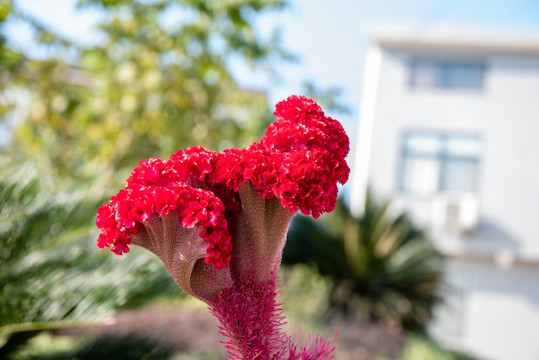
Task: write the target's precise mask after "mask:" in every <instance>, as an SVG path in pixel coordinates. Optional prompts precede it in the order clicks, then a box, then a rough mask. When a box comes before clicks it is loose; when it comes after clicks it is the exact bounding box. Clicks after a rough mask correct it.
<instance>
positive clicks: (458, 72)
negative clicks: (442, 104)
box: [410, 59, 485, 89]
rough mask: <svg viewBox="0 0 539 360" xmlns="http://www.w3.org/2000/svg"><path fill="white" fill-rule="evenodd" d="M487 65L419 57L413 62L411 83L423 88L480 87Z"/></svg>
mask: <svg viewBox="0 0 539 360" xmlns="http://www.w3.org/2000/svg"><path fill="white" fill-rule="evenodd" d="M484 72H485V65H484V64H483V63H481V62H477V61H476V62H472V61H456V60H455V61H450V60H431V59H417V60H415V61H413V62H412V63H411V71H410V74H411V81H410V83H411V85H412V86H414V87H423V88H448V89H451V88H453V89H480V88H481V87H482V86H483V78H484Z"/></svg>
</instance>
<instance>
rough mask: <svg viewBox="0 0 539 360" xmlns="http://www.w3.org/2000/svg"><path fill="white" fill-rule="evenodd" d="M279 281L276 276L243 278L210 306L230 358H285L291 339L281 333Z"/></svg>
mask: <svg viewBox="0 0 539 360" xmlns="http://www.w3.org/2000/svg"><path fill="white" fill-rule="evenodd" d="M276 280H277V277H276V276H274V277H273V278H271V279H269V280H268V281H266V282H259V281H257V280H254V279H253V278H252V277H250V276H249V277H245V276H243V277H240V278H239V279H237V281H236V282H235V285H234V286H233V287H231V288H229V289H226V290H223V291H221V293H220V294H219V295H218V296H217V297H216V298H215V299H214V300H212V302H211V303H210V311H211V312H212V314H213V315H215V316H216V317H217V318H218V319H219V322H220V324H221V326H220V327H219V330H220V332H221V334H222V335H224V336H225V337H226V338H227V340H228V341H226V342H224V344H225V347H226V348H227V349H228V352H229V354H230V355H231V357H230V359H233V360H252V359H257V360H266V359H268V360H269V359H284V354H285V351H286V348H287V344H288V337H287V336H286V334H284V333H282V332H281V326H282V325H283V324H284V316H283V315H282V314H283V310H282V308H281V306H280V305H281V304H279V303H278V302H277V297H278V296H279V292H278V290H277V288H278V285H277V281H276Z"/></svg>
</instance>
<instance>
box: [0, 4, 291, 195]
mask: <svg viewBox="0 0 539 360" xmlns="http://www.w3.org/2000/svg"><path fill="white" fill-rule="evenodd" d="M284 5H285V3H284V1H283V0H237V1H206V0H154V1H143V0H137V1H110V0H80V1H79V6H80V7H81V8H82V9H84V8H86V7H95V8H99V9H100V10H101V11H102V13H103V16H102V18H101V20H100V23H99V24H98V25H97V28H98V29H99V41H97V42H96V43H95V44H92V45H85V46H83V45H81V44H78V43H73V42H71V41H70V40H68V39H66V38H63V37H62V36H60V35H58V34H55V33H54V32H53V31H52V30H51V29H49V28H48V27H47V26H46V25H45V24H43V23H41V22H40V21H39V20H37V19H34V18H32V17H31V16H30V15H29V14H25V13H23V12H22V11H21V10H20V9H18V8H17V6H16V3H15V4H14V5H13V6H11V8H10V12H9V14H8V15H7V16H6V17H5V19H6V21H9V20H10V19H11V18H13V19H15V18H17V19H21V20H23V21H25V22H26V23H27V24H29V25H30V26H31V27H32V29H33V31H34V33H35V37H36V43H37V48H38V49H43V48H45V49H46V50H47V51H46V53H47V54H50V53H54V54H58V56H47V57H45V58H44V59H36V58H35V56H32V55H31V51H29V50H28V49H19V48H17V46H16V45H7V44H12V43H16V41H15V42H14V41H12V42H6V41H5V40H6V39H8V35H9V34H6V33H5V31H3V32H1V33H0V34H1V36H2V37H3V39H4V41H3V42H2V43H1V44H2V45H1V47H0V51H1V54H0V67H1V68H2V69H1V70H0V77H1V78H2V80H3V81H2V84H4V85H2V87H3V88H0V92H2V93H3V98H4V99H6V98H7V96H6V93H8V92H10V91H13V89H24V91H25V92H26V94H27V96H28V97H29V98H30V99H31V101H30V102H29V103H30V106H29V109H28V111H27V114H26V116H25V118H24V121H23V122H22V123H21V125H20V126H18V127H17V129H16V132H15V141H14V146H15V148H16V151H17V152H19V153H23V154H26V155H30V156H35V155H36V154H47V155H48V157H49V160H50V162H51V163H52V164H53V168H54V169H56V170H57V171H58V172H59V173H60V174H63V175H68V177H70V178H72V177H74V176H75V177H77V178H78V179H89V178H92V176H93V175H94V174H96V173H98V174H99V175H100V178H101V179H102V180H101V181H102V182H103V183H105V184H107V185H110V184H113V183H114V181H113V180H116V181H120V180H119V179H123V178H125V175H126V174H125V172H121V171H120V169H131V168H133V167H135V166H136V163H138V161H140V160H141V159H146V158H148V157H164V156H168V155H170V154H171V153H174V152H175V151H176V150H177V149H178V148H180V147H187V146H193V145H202V146H206V147H209V148H210V149H212V150H218V149H219V148H222V147H229V145H230V143H232V144H233V145H236V146H240V147H241V146H244V145H246V144H249V143H251V142H252V141H253V140H254V139H255V138H256V137H258V136H260V134H261V131H262V129H264V128H265V126H266V125H267V122H268V121H269V119H270V111H269V110H268V106H267V103H266V97H265V94H264V93H263V92H260V91H252V90H246V89H242V88H240V87H239V86H238V85H237V84H236V83H235V81H234V79H233V77H232V75H231V73H230V71H229V66H228V63H229V61H230V60H231V59H232V58H239V59H241V60H243V61H244V62H246V63H249V64H252V65H253V66H254V65H261V64H264V66H266V65H269V64H271V63H272V61H271V60H272V59H275V58H280V57H283V56H284V57H286V56H287V54H286V52H284V51H283V50H282V49H281V48H280V47H279V45H278V37H275V36H274V37H271V38H269V39H264V38H262V37H261V36H259V35H258V34H257V33H256V31H255V29H254V28H253V23H254V20H255V16H256V15H258V14H259V13H262V12H264V11H266V10H269V9H278V8H282V7H283V6H284ZM0 26H1V25H0ZM1 29H2V28H1V27H0V31H2V30H1ZM11 40H13V39H11ZM66 59H67V60H66ZM4 102H5V101H4ZM7 105H12V104H4V109H5V111H7V110H6V109H8V108H9V106H7ZM103 179H108V181H106V180H103Z"/></svg>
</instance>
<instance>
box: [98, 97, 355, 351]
mask: <svg viewBox="0 0 539 360" xmlns="http://www.w3.org/2000/svg"><path fill="white" fill-rule="evenodd" d="M274 114H275V116H276V117H277V121H276V122H275V123H273V124H272V125H270V126H269V127H268V129H267V131H266V134H265V135H264V136H263V137H262V139H261V141H260V142H257V143H254V144H252V145H250V146H248V147H247V148H245V149H242V150H240V149H229V150H225V151H223V152H221V153H219V154H217V153H215V152H213V151H209V150H207V149H204V148H202V147H192V148H188V149H185V150H178V152H176V153H175V154H174V155H172V156H171V157H170V158H169V159H168V160H165V161H163V160H160V159H150V160H148V161H142V162H141V163H140V164H139V166H138V167H137V168H136V169H135V170H133V173H132V174H131V176H130V177H129V178H128V179H127V182H126V187H125V188H124V189H122V190H120V191H119V192H118V194H116V195H115V196H113V197H112V198H111V201H110V202H109V203H106V204H103V206H102V207H101V208H100V209H99V210H98V212H97V226H98V228H99V229H101V234H100V236H99V238H98V241H97V244H98V246H99V247H100V248H104V247H110V248H111V250H112V251H113V252H114V253H116V254H120V255H121V254H123V253H126V252H128V251H129V245H130V244H132V243H133V244H135V245H139V246H141V247H143V248H146V249H148V250H150V251H152V252H154V253H155V254H156V255H157V256H158V257H159V258H160V259H161V260H162V261H163V263H164V264H165V266H166V267H167V269H168V271H169V272H170V274H171V275H172V277H173V278H174V280H175V281H176V283H177V284H178V286H180V288H182V289H183V290H184V291H186V292H188V293H189V294H191V295H193V296H195V297H197V298H199V299H201V300H203V301H205V302H206V303H208V304H209V306H210V309H211V311H212V313H213V314H214V315H215V316H217V318H218V319H219V321H220V322H221V325H222V326H221V332H222V333H223V334H224V335H225V336H227V337H228V339H229V341H228V343H227V348H228V349H229V353H230V354H231V355H232V359H255V358H256V359H260V360H262V359H285V358H286V359H289V360H292V359H298V360H299V359H303V360H307V359H313V360H325V359H330V358H331V357H330V356H331V352H332V350H333V349H331V348H330V347H329V343H328V342H325V341H323V340H321V339H320V340H319V339H318V338H316V341H315V342H314V349H313V350H309V349H308V348H301V349H300V350H299V351H298V350H297V347H296V345H294V344H293V343H292V342H291V340H290V338H289V337H287V336H286V335H285V334H282V333H281V332H280V326H281V325H282V323H283V319H284V317H283V316H282V315H281V313H282V310H281V309H280V307H279V304H278V303H277V302H276V298H277V295H278V290H277V289H278V284H277V273H278V270H279V266H280V263H281V255H282V251H283V247H284V244H285V241H286V233H287V231H288V226H289V223H290V220H291V219H292V217H293V216H294V214H296V213H297V212H298V211H301V212H302V213H304V214H306V215H312V216H313V217H315V218H317V217H318V216H320V215H321V214H323V213H325V212H329V211H332V210H333V209H334V208H335V203H336V199H337V184H338V183H341V184H344V183H345V182H346V181H347V179H348V174H349V172H350V169H349V168H348V165H347V164H346V162H345V160H344V159H345V157H346V155H347V154H348V150H349V142H348V137H347V136H346V134H345V132H344V130H343V128H342V126H341V125H340V124H339V123H338V122H337V121H336V120H334V119H332V118H330V117H326V116H325V115H324V112H323V111H322V109H320V107H319V106H318V105H317V104H316V103H315V102H314V101H313V100H311V99H307V98H305V97H303V96H291V97H289V98H288V99H286V100H284V101H282V102H280V103H278V104H277V106H276V110H275V112H274ZM286 354H288V355H286Z"/></svg>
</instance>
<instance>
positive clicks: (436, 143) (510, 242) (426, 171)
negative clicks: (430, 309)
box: [351, 29, 539, 360]
mask: <svg viewBox="0 0 539 360" xmlns="http://www.w3.org/2000/svg"><path fill="white" fill-rule="evenodd" d="M358 129H359V130H358V138H357V144H358V145H357V149H356V153H355V164H354V168H353V169H354V173H353V177H352V199H351V204H352V208H353V209H355V211H356V212H357V211H359V209H360V208H361V204H362V200H363V197H364V192H365V188H366V186H367V184H368V185H370V187H371V189H372V190H373V192H374V194H375V195H377V196H382V197H385V198H390V199H392V201H393V209H394V210H395V211H402V210H405V211H407V212H408V213H409V214H410V215H412V217H413V218H414V219H415V220H416V221H417V223H418V224H420V225H423V226H425V227H427V228H428V229H429V230H430V231H431V234H432V237H433V238H434V240H435V241H436V243H437V244H438V245H439V247H440V248H441V249H442V250H443V252H445V254H447V255H448V256H449V261H448V282H449V284H450V291H449V292H448V296H447V304H446V306H445V308H444V309H440V311H439V313H438V320H437V321H436V322H435V324H434V325H433V327H432V333H433V335H435V336H436V337H437V338H438V339H439V340H441V341H443V342H445V343H446V344H447V345H450V346H453V347H457V348H460V349H462V350H466V351H469V352H470V353H472V354H475V355H477V356H478V357H480V358H481V359H495V360H537V359H539V33H524V32H521V33H509V32H499V31H497V32H493V31H490V32H488V31H469V30H468V31H464V30H455V29H453V30H451V29H384V30H378V31H374V32H373V33H372V35H371V37H370V48H369V50H368V53H367V59H366V67H365V72H364V87H363V96H362V103H361V108H360V122H359V128H358Z"/></svg>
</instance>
